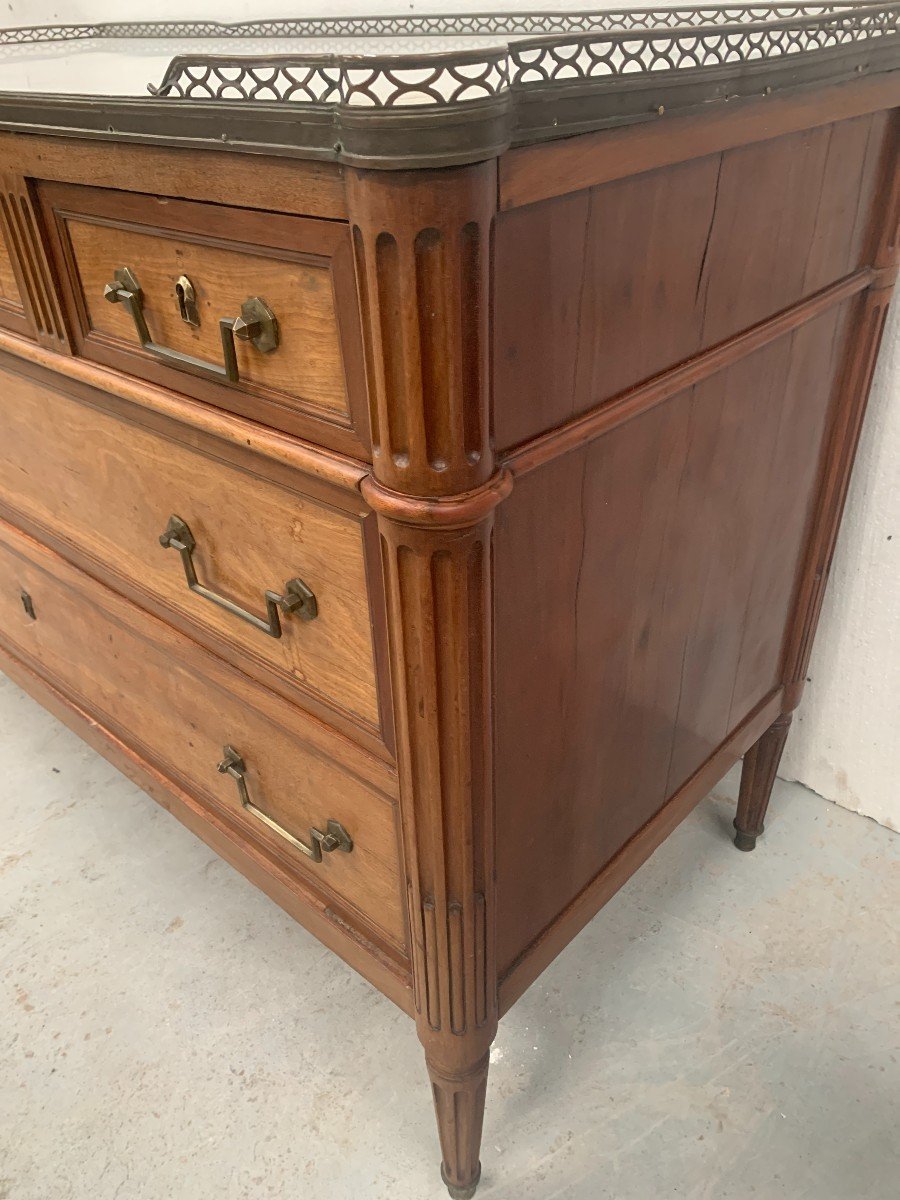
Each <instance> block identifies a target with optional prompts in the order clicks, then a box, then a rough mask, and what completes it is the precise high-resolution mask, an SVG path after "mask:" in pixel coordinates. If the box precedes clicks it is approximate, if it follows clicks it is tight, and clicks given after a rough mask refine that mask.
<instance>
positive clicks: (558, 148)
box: [499, 71, 900, 211]
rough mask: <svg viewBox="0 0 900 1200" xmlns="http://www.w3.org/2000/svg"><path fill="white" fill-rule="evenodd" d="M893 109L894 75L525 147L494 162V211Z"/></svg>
mask: <svg viewBox="0 0 900 1200" xmlns="http://www.w3.org/2000/svg"><path fill="white" fill-rule="evenodd" d="M898 105H900V78H898V75H897V72H896V71H894V72H891V73H885V74H883V75H880V76H876V77H873V78H869V79H861V80H859V81H858V82H842V83H840V84H837V85H835V86H832V87H827V86H826V87H817V88H813V89H809V90H807V91H805V92H799V93H796V94H794V95H783V96H768V97H766V98H765V99H759V100H738V101H730V102H729V103H728V105H727V106H724V107H719V106H716V107H714V108H713V110H712V111H711V112H702V111H701V112H698V113H695V114H692V115H691V116H683V117H673V116H669V115H665V114H663V116H662V117H661V118H660V119H656V120H653V119H651V120H649V121H647V122H644V123H641V124H638V125H629V126H625V127H623V128H619V129H608V130H602V131H600V132H598V133H586V134H582V135H580V136H578V137H570V138H564V139H560V140H559V141H557V142H550V143H546V144H543V145H535V146H523V147H522V148H520V149H516V150H510V151H507V153H506V154H504V155H503V156H502V157H501V159H500V181H499V182H500V208H501V210H503V211H506V210H508V209H511V208H517V207H520V206H522V205H526V204H534V203H536V202H538V201H541V200H548V199H550V198H552V197H554V196H561V195H564V194H566V193H568V192H575V191H581V190H582V189H584V188H588V187H594V186H596V185H597V184H600V183H608V182H609V181H610V180H614V179H624V178H626V177H627V176H631V175H640V174H642V173H643V172H644V171H653V170H656V169H658V168H659V167H668V166H672V165H673V164H675V163H680V162H684V161H686V160H688V159H696V158H702V157H703V156H705V155H708V154H719V153H721V152H722V151H723V150H732V149H734V148H735V147H737V146H747V145H752V144H753V143H754V142H764V141H769V140H770V139H772V138H776V137H782V136H784V135H785V134H791V133H798V132H800V131H801V130H808V129H815V128H818V127H819V126H821V125H830V124H832V123H833V122H835V121H848V120H851V119H852V118H854V117H860V116H865V115H867V114H869V113H876V112H883V111H885V110H887V109H891V108H895V107H896V106H898Z"/></svg>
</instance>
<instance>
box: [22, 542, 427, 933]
mask: <svg viewBox="0 0 900 1200" xmlns="http://www.w3.org/2000/svg"><path fill="white" fill-rule="evenodd" d="M0 576H2V578H3V581H4V582H3V587H2V589H0V638H2V640H3V642H4V643H5V645H6V647H7V649H8V650H9V651H10V652H11V653H12V654H14V655H15V656H16V657H18V658H20V659H22V660H23V661H25V662H26V663H28V664H29V665H30V666H31V668H32V670H35V671H36V672H37V673H39V674H44V675H46V676H47V677H49V678H50V679H52V680H54V681H55V682H57V683H58V685H60V686H61V687H63V688H64V689H65V690H66V691H67V693H68V694H69V695H71V696H72V697H73V698H74V699H76V700H77V702H78V703H79V705H80V706H81V707H83V708H87V709H90V710H91V711H92V712H93V713H95V714H96V716H97V717H98V718H99V719H100V720H101V722H102V724H103V725H104V727H105V728H107V729H110V730H112V731H113V732H114V733H116V734H117V735H118V736H119V737H120V738H121V739H122V740H123V741H126V742H128V744H129V745H131V747H132V748H133V750H134V751H135V752H136V753H137V754H139V755H140V757H141V758H143V759H145V760H146V761H148V762H150V763H153V764H154V765H155V766H156V767H157V768H158V769H159V770H160V771H161V772H162V773H164V774H165V775H167V776H168V777H169V778H171V779H173V780H175V781H176V782H177V783H178V784H179V785H180V786H181V787H182V788H183V789H184V790H186V791H190V792H191V793H192V794H194V795H195V796H196V797H197V798H198V799H199V800H201V801H202V802H203V803H205V804H206V805H207V806H211V807H214V808H216V809H218V810H220V811H222V812H224V813H227V814H228V816H229V817H230V818H231V819H232V820H236V821H237V822H238V823H239V824H241V825H242V826H243V828H244V836H245V838H246V839H247V840H251V841H256V842H260V843H262V844H264V845H265V846H266V847H267V850H268V853H269V854H270V855H271V856H273V857H275V858H278V859H280V860H281V861H282V862H283V863H284V864H285V865H287V866H289V867H290V868H291V869H293V870H294V871H296V872H297V873H298V874H299V875H300V876H301V877H302V878H303V880H304V884H305V886H306V887H307V888H308V889H311V890H314V891H315V890H318V891H320V892H323V893H325V894H326V895H327V896H329V897H330V898H331V900H332V904H333V905H335V906H338V908H339V910H340V909H342V910H343V912H344V914H345V920H346V921H348V922H350V923H357V924H358V923H362V926H363V930H364V932H365V931H366V930H367V929H368V930H369V931H370V933H369V936H370V937H376V936H379V935H380V936H381V937H382V938H383V939H387V940H388V942H389V944H391V945H392V946H394V947H395V949H396V950H397V952H398V953H401V952H402V950H403V948H404V946H405V943H406V925H405V912H404V907H403V905H402V889H401V886H400V875H399V857H398V832H399V831H398V825H397V821H396V804H395V795H396V783H395V776H394V774H393V772H392V771H391V770H390V768H389V767H388V766H387V765H386V764H384V763H381V762H379V761H378V760H377V759H374V758H372V757H371V756H369V755H367V754H366V753H365V752H364V751H362V750H356V749H355V748H354V747H353V746H352V744H350V743H346V742H345V741H344V740H343V739H341V738H339V737H337V735H335V734H333V733H332V732H331V731H330V730H329V729H328V728H327V727H326V726H324V725H321V724H320V723H319V722H316V721H314V720H312V719H310V718H305V717H303V716H302V714H301V713H300V712H299V711H298V710H297V709H295V708H293V707H291V706H290V705H286V704H284V703H282V702H280V701H279V700H278V699H277V698H276V697H274V696H272V695H271V694H270V693H269V692H267V691H266V690H265V689H263V688H261V687H259V685H257V684H254V683H252V682H251V681H250V680H249V679H248V678H246V677H245V676H242V675H241V674H240V673H239V672H237V671H235V670H234V669H233V668H230V667H228V666H227V665H226V664H225V663H223V662H222V661H221V660H220V659H219V658H218V657H217V656H214V655H212V654H210V653H208V652H207V651H204V650H202V649H200V648H199V647H197V646H195V645H193V644H192V643H191V642H190V641H189V640H188V639H187V638H185V637H184V636H183V635H181V634H178V633H176V632H175V631H174V630H173V629H172V628H171V627H170V626H168V625H166V624H165V623H163V622H161V621H158V620H157V619H156V618H153V617H151V616H149V615H148V614H146V613H142V612H141V611H140V610H139V609H137V608H135V607H134V606H133V605H132V604H131V603H130V602H129V601H126V600H123V599H122V598H121V597H118V596H117V595H116V594H115V593H113V592H111V591H109V590H107V589H106V588H103V587H102V586H101V585H100V584H97V583H94V582H93V581H91V580H90V579H89V578H88V577H87V576H86V575H84V574H83V573H82V572H79V571H78V570H76V569H75V568H73V567H70V566H68V565H67V564H65V563H64V562H63V561H62V560H60V559H58V558H57V557H56V556H54V555H52V554H51V553H50V552H49V551H47V550H46V549H43V548H41V547H39V546H38V545H37V544H36V543H34V542H31V541H30V540H29V539H26V538H25V537H23V535H21V534H19V533H17V532H16V531H15V530H13V529H12V528H11V527H9V526H8V525H6V524H5V523H0ZM22 593H26V594H27V595H28V597H29V599H30V605H31V608H32V609H33V612H34V614H35V616H34V617H32V616H31V615H30V614H29V612H27V611H26V608H25V606H24V605H23V603H22ZM226 745H233V746H234V747H235V748H236V749H237V750H238V752H239V753H240V754H241V755H242V757H243V758H244V759H245V761H246V764H247V769H248V787H249V790H250V792H251V796H252V797H253V798H254V802H255V803H257V805H258V807H260V808H261V809H263V810H264V811H265V812H266V813H267V815H269V816H271V817H272V818H273V819H274V820H276V821H277V822H278V823H279V824H280V825H283V826H284V827H285V828H287V829H288V830H289V831H290V832H291V833H293V834H294V835H295V836H297V837H299V838H301V839H302V840H308V836H307V835H308V832H309V829H310V827H311V826H318V827H322V828H324V827H325V823H326V822H327V820H328V818H329V817H333V818H335V819H336V820H338V821H340V822H341V824H342V825H344V826H345V827H346V828H347V830H348V832H349V833H350V835H351V836H352V838H353V843H354V844H353V850H352V852H351V853H349V854H345V853H332V854H328V855H325V856H324V857H323V860H322V862H321V863H316V864H308V860H307V859H306V858H305V857H303V856H302V855H301V854H300V853H299V852H298V851H297V850H295V849H294V848H293V847H291V846H290V845H289V844H288V843H287V842H286V841H285V840H284V839H282V838H280V837H278V836H277V835H276V834H274V833H271V832H270V831H269V829H268V828H267V827H266V826H265V825H264V824H263V823H261V822H260V821H258V820H257V819H256V818H255V817H253V816H252V815H250V814H247V813H245V811H244V810H243V809H242V808H241V806H240V803H239V802H238V793H237V788H236V785H235V783H234V781H233V780H232V779H231V778H230V777H229V776H228V775H226V774H222V773H220V772H219V771H218V770H217V764H218V763H219V762H220V761H221V760H222V750H223V747H224V746H226Z"/></svg>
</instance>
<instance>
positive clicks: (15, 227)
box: [0, 171, 69, 353]
mask: <svg viewBox="0 0 900 1200" xmlns="http://www.w3.org/2000/svg"><path fill="white" fill-rule="evenodd" d="M0 238H2V240H3V243H4V245H5V246H6V247H7V249H8V252H9V261H10V265H11V266H12V270H13V274H14V275H15V279H16V291H17V293H18V297H19V299H20V301H21V303H22V309H23V312H24V315H25V328H24V329H22V328H21V326H20V323H19V322H17V321H14V320H13V321H8V322H7V324H8V325H9V326H10V327H11V328H14V329H16V331H17V332H27V333H29V334H30V335H31V336H32V337H36V338H37V340H38V341H39V342H40V343H41V344H42V345H44V346H48V347H50V349H52V350H59V351H61V352H62V353H68V351H69V335H68V330H67V328H66V323H65V319H64V317H63V312H62V306H61V304H60V300H59V295H58V289H57V283H56V275H55V271H54V269H53V265H52V262H51V260H50V256H49V254H48V248H47V245H46V240H45V231H44V228H43V225H42V222H41V219H40V216H39V214H38V207H37V199H36V197H35V192H34V186H33V184H32V183H31V182H30V181H29V180H28V179H26V178H24V177H23V176H22V175H19V174H17V173H14V172H7V171H0Z"/></svg>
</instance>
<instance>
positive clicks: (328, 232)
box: [38, 166, 368, 457]
mask: <svg viewBox="0 0 900 1200" xmlns="http://www.w3.org/2000/svg"><path fill="white" fill-rule="evenodd" d="M249 169H251V167H250V166H248V170H249ZM38 194H39V196H40V201H41V205H42V207H43V211H44V217H45V221H46V225H47V228H48V231H49V234H50V241H51V248H52V252H53V254H54V256H55V258H56V260H57V266H58V270H59V275H60V278H61V281H62V286H63V292H64V300H65V303H66V307H67V309H68V312H69V321H70V324H71V327H72V332H73V336H74V342H75V347H76V350H77V352H78V353H79V354H81V355H83V356H84V357H85V358H89V359H93V360H94V361H96V362H100V363H103V364H105V365H106V366H112V367H117V368H120V369H121V370H123V371H127V372H129V373H130V374H132V375H139V376H142V377H143V378H145V379H148V380H151V381H153V382H154V383H159V384H163V385H164V386H166V387H170V388H172V389H174V390H176V391H180V392H185V393H187V394H189V395H191V396H194V397H196V398H197V399H199V400H203V401H205V402H206V403H209V404H213V405H216V406H217V407H219V408H225V409H228V410H230V411H231V412H236V413H239V414H240V415H241V416H245V417H250V418H251V419H252V420H256V421H260V422H262V423H263V424H266V425H270V426H272V427H274V428H277V429H283V430H284V431H285V432H287V433H292V434H296V435H297V436H299V437H303V438H306V439H308V440H310V441H313V442H318V443H321V444H323V445H326V446H329V447H332V448H333V449H336V450H341V451H344V452H345V453H349V454H354V455H356V456H362V457H368V455H367V446H368V436H367V431H366V428H365V422H366V418H365V410H366V403H365V381H364V371H363V365H362V363H363V360H362V349H361V340H360V333H359V323H358V316H357V305H356V285H355V277H354V271H353V260H352V250H351V244H350V236H349V230H348V228H347V226H346V225H344V224H343V223H341V222H337V221H321V220H313V219H311V218H307V217H293V216H284V215H280V214H273V213H262V212H256V211H253V210H250V209H238V208H227V207H225V206H223V205H218V204H198V203H194V202H190V201H185V200H169V199H165V198H163V197H157V196H147V195H141V194H139V193H131V192H118V191H112V190H110V189H107V188H92V187H81V186H77V185H74V184H57V183H40V184H39V185H38ZM135 283H136V284H137V288H135V287H134V284H135ZM110 285H112V286H110ZM138 289H139V290H138ZM129 296H132V297H134V298H133V299H129ZM110 297H111V298H112V299H113V300H114V301H116V302H113V303H108V302H107V301H108V299H109V298H110ZM248 302H254V303H250V304H248ZM259 302H261V304H260V303H259ZM267 311H268V313H271V314H272V315H273V316H274V323H269V322H268V321H267V320H266V312H267ZM260 316H261V317H262V318H263V319H262V320H261V321H260V323H259V326H258V327H254V326H253V325H252V320H253V318H254V317H260ZM141 324H143V327H144V328H143V331H142V330H141V329H140V328H139V326H140V325H141ZM247 325H250V328H247V327H246V326H247ZM248 335H249V336H248ZM251 339H252V340H251ZM142 341H143V345H142ZM232 348H233V358H232V361H231V363H230V365H229V351H230V350H231V349H232ZM228 375H230V378H229V377H228Z"/></svg>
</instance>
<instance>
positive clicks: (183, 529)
mask: <svg viewBox="0 0 900 1200" xmlns="http://www.w3.org/2000/svg"><path fill="white" fill-rule="evenodd" d="M159 544H160V545H161V546H162V547H163V548H164V549H166V550H168V549H172V550H177V551H178V553H179V554H180V555H181V565H182V566H183V567H184V577H185V579H186V580H187V585H188V587H189V588H190V590H191V591H192V592H195V593H196V594H197V595H198V596H202V597H203V599H204V600H209V601H210V602H211V603H212V604H217V605H218V606H219V608H224V609H225V611H226V612H230V613H232V614H233V615H234V616H236V617H240V618H241V620H242V621H246V622H247V624H248V625H252V626H253V628H254V629H259V630H260V631H261V632H262V633H267V634H268V635H269V637H273V638H280V637H281V617H280V615H279V610H280V611H281V612H284V613H288V614H289V613H296V615H297V616H298V617H299V618H300V620H301V621H312V620H314V619H315V618H316V617H317V616H318V615H319V605H318V603H317V601H316V597H315V594H314V593H313V591H312V590H311V589H310V588H309V587H307V585H306V584H305V583H304V582H303V580H302V579H289V580H288V581H287V583H286V584H285V585H284V592H283V593H278V592H272V591H266V592H265V601H266V616H265V617H258V616H257V615H256V613H252V612H248V610H247V609H246V608H241V606H240V605H239V604H235V602H234V601H233V600H229V599H228V598H227V596H220V595H219V593H218V592H214V591H212V589H211V588H208V587H206V586H205V584H202V583H201V582H200V581H199V579H198V578H197V570H196V568H195V566H194V550H195V549H196V546H197V542H196V539H195V538H194V535H193V534H192V533H191V531H190V527H189V526H188V524H187V522H186V521H182V519H181V517H176V516H174V515H173V516H171V517H169V523H168V525H167V526H166V528H165V530H164V531H163V532H162V533H161V534H160V537H159Z"/></svg>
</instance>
